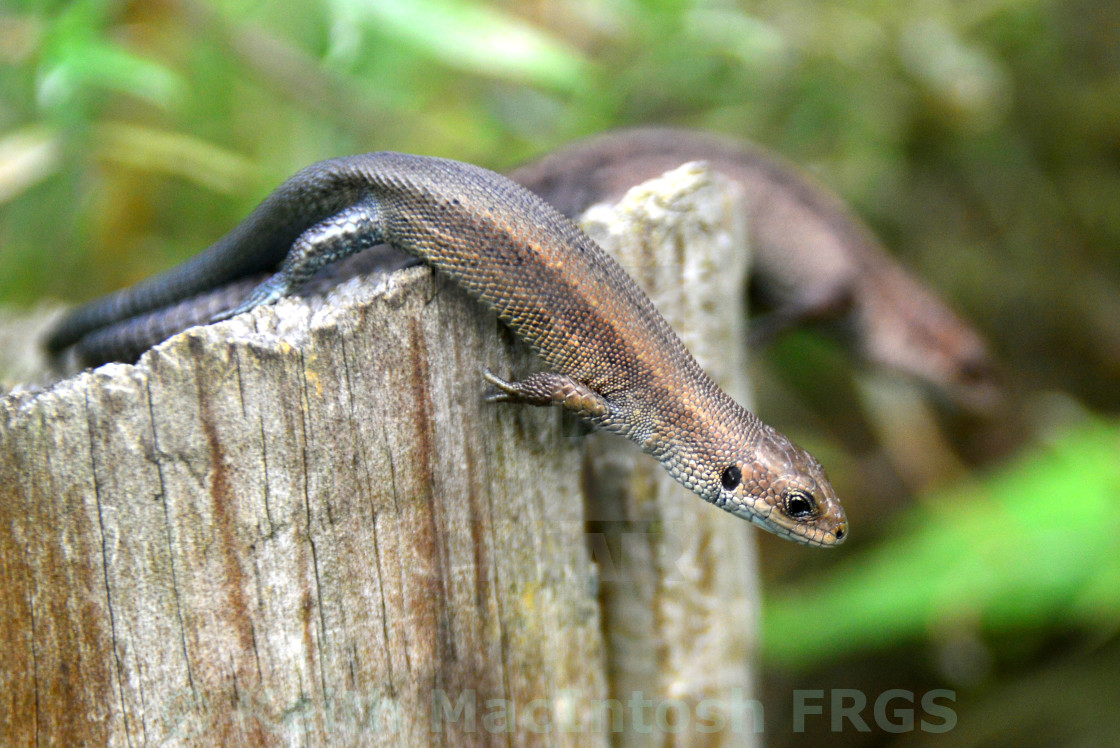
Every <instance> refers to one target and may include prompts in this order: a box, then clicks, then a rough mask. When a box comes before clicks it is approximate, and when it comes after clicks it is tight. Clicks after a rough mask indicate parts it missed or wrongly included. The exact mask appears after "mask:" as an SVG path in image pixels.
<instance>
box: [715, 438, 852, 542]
mask: <svg viewBox="0 0 1120 748" xmlns="http://www.w3.org/2000/svg"><path fill="white" fill-rule="evenodd" d="M721 441H723V444H722V445H720V446H718V447H716V448H715V449H711V450H710V451H708V452H707V453H708V455H709V456H713V455H714V456H716V457H715V459H714V460H713V459H708V460H705V461H704V464H705V465H709V466H711V467H710V468H709V472H710V474H707V475H703V476H698V477H700V478H701V480H700V485H698V486H696V487H694V488H693V490H695V491H696V492H697V493H699V494H700V495H701V496H703V497H704V498H705V499H707V500H708V501H710V502H712V503H713V504H715V505H716V506H719V507H721V508H722V509H725V510H727V511H729V512H731V513H732V514H734V515H736V516H738V517H742V518H743V519H746V520H749V521H750V522H752V523H753V524H755V525H758V526H759V527H761V528H763V529H765V530H769V531H770V532H772V533H774V534H776V535H779V536H781V537H783V538H786V539H788V540H793V541H796V542H799V543H805V544H806V545H814V546H820V547H830V546H834V545H838V544H839V543H841V542H843V540H844V538H845V537H846V536H847V534H848V520H847V518H846V517H845V516H844V509H843V507H842V506H840V499H839V498H838V497H837V495H836V491H835V490H834V489H833V488H832V484H831V483H830V482H829V480H828V476H827V475H825V472H824V468H823V467H821V464H820V463H819V462H817V461H816V459H814V458H813V456H812V455H810V454H809V453H808V452H806V451H805V450H803V449H801V448H800V447H798V446H797V445H796V444H794V443H793V442H791V441H790V440H789V439H788V438H786V437H785V436H783V435H782V434H780V433H778V432H777V431H775V430H774V429H772V428H770V427H769V426H766V425H765V424H760V425H759V427H758V430H757V431H754V432H753V434H752V438H750V439H746V440H743V439H727V440H721ZM710 446H714V445H710Z"/></svg>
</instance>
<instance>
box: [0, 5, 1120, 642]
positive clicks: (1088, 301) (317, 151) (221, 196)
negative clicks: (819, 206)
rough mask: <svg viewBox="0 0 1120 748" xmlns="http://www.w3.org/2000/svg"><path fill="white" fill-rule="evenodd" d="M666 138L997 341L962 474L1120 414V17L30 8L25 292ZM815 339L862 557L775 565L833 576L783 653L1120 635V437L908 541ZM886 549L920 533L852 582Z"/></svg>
mask: <svg viewBox="0 0 1120 748" xmlns="http://www.w3.org/2000/svg"><path fill="white" fill-rule="evenodd" d="M649 122H657V123H672V124H681V125H688V126H695V127H703V128H708V129H712V130H718V131H723V132H728V133H732V134H737V135H740V136H743V137H747V138H750V139H753V140H755V141H758V142H761V143H763V144H766V145H768V146H770V147H772V148H774V149H775V150H777V151H780V152H782V153H784V154H785V155H786V156H788V157H790V158H791V159H793V160H794V161H797V162H799V163H801V164H803V165H804V166H806V167H808V168H809V169H811V170H812V171H813V172H815V173H816V174H817V175H818V176H819V177H820V179H821V180H822V181H823V182H825V183H826V184H829V185H831V186H832V187H834V188H835V189H836V190H837V191H838V192H839V193H840V194H841V195H843V196H844V197H845V198H846V199H847V200H848V201H849V202H851V203H852V204H853V205H854V206H855V207H856V209H857V210H858V211H859V212H860V213H861V214H862V215H863V216H864V217H866V218H867V219H868V221H869V222H870V223H872V224H873V226H874V227H875V229H876V230H877V231H878V232H879V234H880V235H881V236H882V237H883V238H884V239H886V241H887V243H888V244H889V245H890V246H891V248H892V249H893V250H894V251H896V252H897V253H898V254H899V255H901V256H902V257H903V259H904V260H905V261H906V262H907V263H908V264H909V265H910V266H911V267H912V268H913V269H914V270H915V271H916V273H917V274H918V275H921V276H923V277H924V278H926V279H927V280H928V281H929V282H930V283H931V285H932V286H934V287H935V288H937V289H938V290H939V291H940V292H941V294H942V295H944V296H945V297H947V298H948V299H950V300H952V302H953V303H954V304H955V305H956V306H957V307H958V308H959V309H961V310H962V311H963V312H964V314H965V316H966V317H968V318H970V319H971V320H973V321H974V322H975V323H976V325H977V326H978V327H979V328H980V329H981V330H982V331H983V332H984V333H985V334H986V335H987V336H988V337H989V338H990V339H991V340H992V342H993V345H994V348H995V349H996V351H997V352H998V353H999V354H1000V356H1001V357H1002V359H1003V361H1004V363H1005V373H1006V379H1007V384H1008V388H1009V392H1010V397H1009V404H1010V406H1011V407H1010V408H1009V409H1008V412H1007V413H1004V414H1002V415H1000V416H998V417H996V418H995V419H993V420H991V421H988V422H986V423H985V424H983V425H982V426H977V424H976V423H974V422H961V421H960V420H950V421H949V422H948V423H947V424H946V427H947V430H948V432H949V433H950V434H951V435H952V437H953V440H951V441H949V442H948V443H947V445H943V446H942V447H941V448H942V449H944V450H946V451H948V452H951V453H953V454H955V455H956V456H958V458H960V462H961V463H962V465H961V466H960V467H961V470H959V471H958V472H957V473H955V475H961V474H965V473H962V472H961V471H963V470H965V469H966V468H967V465H968V464H985V463H989V462H992V461H994V460H996V459H999V458H1001V457H1003V456H1005V455H1006V454H1008V453H1010V452H1013V451H1014V450H1015V449H1017V448H1019V447H1021V446H1022V445H1023V444H1024V443H1030V442H1032V441H1035V440H1036V439H1035V437H1034V436H1033V435H1034V434H1036V433H1046V432H1047V430H1048V429H1049V427H1050V425H1051V423H1052V420H1053V419H1051V418H1050V417H1049V416H1048V415H1047V412H1048V411H1047V410H1046V408H1045V407H1040V406H1039V403H1040V398H1039V396H1038V395H1036V394H1034V393H1038V392H1050V391H1056V392H1063V393H1066V395H1067V396H1069V397H1071V398H1072V399H1073V400H1075V401H1078V402H1080V403H1084V404H1087V405H1088V406H1089V408H1090V409H1091V410H1093V411H1095V412H1096V413H1098V414H1102V413H1103V414H1114V412H1115V411H1116V410H1117V409H1118V408H1120V387H1117V386H1116V382H1117V381H1120V210H1118V209H1117V206H1118V205H1120V10H1118V9H1117V6H1116V4H1115V3H1114V2H1113V0H1063V1H1062V2H1059V1H1058V0H921V1H920V2H911V3H895V2H884V1H883V0H752V1H743V2H734V1H733V0H598V1H597V0H537V1H535V2H529V3H526V2H515V1H514V0H490V1H488V2H487V1H482V0H479V1H476V2H471V1H468V0H411V1H410V2H399V1H397V0H319V1H317V2H307V3H293V2H284V1H282V0H228V1H226V2H219V1H218V0H158V1H156V2H146V1H143V2H142V1H141V0H132V1H131V2H129V1H126V0H73V1H71V2H63V1H62V0H14V2H13V0H8V2H7V3H6V4H4V5H3V7H2V8H0V304H3V305H14V304H27V303H30V302H32V301H34V300H36V299H39V298H42V297H49V296H53V297H58V298H64V299H68V300H74V301H77V300H81V299H86V298H90V297H93V296H96V295H99V294H101V293H104V292H105V291H107V290H110V289H112V288H115V287H119V286H123V285H126V284H129V283H132V282H135V281H137V280H139V279H141V278H143V277H146V276H148V275H150V274H152V273H153V272H156V271H158V270H161V269H164V268H166V267H168V266H170V265H172V264H174V263H175V262H176V261H178V260H181V259H183V258H185V257H187V256H189V255H191V254H194V253H195V252H197V251H198V250H199V249H201V248H202V247H204V246H206V245H208V244H209V243H210V242H211V241H213V240H214V239H216V238H217V237H218V236H220V235H221V234H222V233H224V232H225V231H226V230H228V229H229V228H230V227H232V226H233V225H235V224H236V223H237V222H238V221H239V220H240V219H241V218H242V217H243V216H244V215H245V214H246V213H247V212H248V211H249V210H250V209H251V208H252V207H253V206H254V205H255V204H256V202H257V201H258V200H259V199H260V198H262V197H263V196H264V195H265V194H267V193H268V192H269V191H270V190H271V189H272V188H273V187H274V186H275V185H276V184H278V183H279V182H280V181H282V180H283V179H284V178H285V177H287V176H289V175H290V174H291V173H293V172H294V171H296V170H297V169H299V168H300V167H303V166H305V165H307V164H308V163H311V162H313V161H316V160H319V159H322V158H326V157H329V156H335V155H340V154H345V153H356V152H362V151H368V150H376V149H393V150H402V151H411V152H418V153H430V154H436V155H444V156H450V157H454V158H459V159H462V160H467V161H473V162H476V163H481V164H483V165H486V166H490V167H492V168H498V169H501V168H505V167H509V166H511V165H514V164H516V163H518V162H520V161H522V160H525V159H527V158H530V157H532V156H534V155H537V154H541V153H544V152H547V151H549V150H550V149H552V148H553V147H555V146H557V145H559V144H562V143H564V142H566V141H569V140H572V139H574V138H576V137H578V136H581V135H584V134H589V133H593V132H597V131H601V130H604V129H608V128H611V127H616V126H623V125H630V124H636V123H649ZM796 343H797V341H796V340H795V341H794V344H793V345H788V344H787V345H783V346H780V347H779V348H778V350H777V352H776V355H775V356H773V357H772V358H773V359H775V360H776V365H778V366H784V367H785V369H784V371H785V372H786V374H785V375H782V374H780V373H779V375H777V376H771V377H770V378H767V375H766V374H765V373H763V374H762V375H761V376H760V377H759V378H758V381H759V382H760V390H761V391H762V395H763V397H762V401H763V408H764V409H765V408H767V407H768V406H767V402H770V403H774V402H775V401H776V402H777V406H774V405H773V404H771V405H770V406H769V407H770V408H771V409H772V412H776V413H778V414H780V415H779V417H778V418H777V419H776V420H777V422H778V425H780V426H782V427H783V428H788V429H791V430H792V431H793V433H794V435H795V436H796V437H797V438H798V439H799V440H800V441H804V442H807V446H810V447H812V449H813V451H814V452H815V453H818V454H822V455H825V456H826V460H825V461H826V462H827V463H828V464H829V465H830V466H832V465H836V466H837V468H836V469H835V470H834V478H840V480H838V481H837V483H838V484H840V486H841V489H842V493H843V494H844V495H845V496H846V497H850V498H848V499H846V504H847V506H848V508H849V513H850V515H851V517H852V520H853V524H852V538H853V539H852V542H851V544H850V545H849V546H846V547H845V548H846V549H845V550H843V551H838V552H836V553H835V554H820V555H819V556H815V555H811V554H807V553H806V552H805V551H804V550H803V549H800V548H796V549H794V548H793V547H792V546H789V547H786V546H788V544H786V546H782V548H781V549H780V550H777V549H775V550H772V551H771V550H770V546H766V547H767V552H768V557H770V558H776V559H778V561H776V562H774V563H773V564H772V568H773V569H776V570H777V571H776V572H775V571H772V572H771V576H773V577H778V578H782V579H783V581H784V578H785V576H787V575H789V573H790V570H791V569H793V570H800V571H802V572H806V571H807V572H811V574H810V576H822V575H825V574H827V575H828V576H827V577H825V578H826V579H827V584H825V585H822V586H821V587H814V588H812V589H810V588H796V591H792V592H790V593H789V594H788V595H785V596H780V595H772V596H771V598H770V603H769V604H768V607H767V613H766V616H767V617H766V626H767V635H768V638H767V641H768V645H767V646H768V648H769V652H770V654H771V656H772V657H774V658H777V659H778V660H780V661H783V662H787V663H806V662H809V661H811V660H813V659H814V658H817V657H822V656H824V655H826V654H829V653H834V652H836V651H843V652H845V653H851V652H855V651H857V650H859V649H860V648H861V647H872V646H877V647H881V646H888V645H890V644H892V643H893V644H894V646H896V647H900V648H902V649H904V648H905V647H907V646H908V642H911V641H913V640H914V638H915V637H921V636H923V631H926V632H927V634H928V629H929V627H930V626H934V627H936V626H937V625H938V622H946V621H948V622H950V623H952V622H959V621H961V620H962V617H965V618H967V617H968V616H975V620H976V621H977V622H978V625H981V624H982V625H981V628H983V629H985V630H990V631H994V632H997V634H998V632H1001V631H1002V632H1006V631H1008V627H1018V630H1019V631H1020V632H1021V631H1022V629H1023V628H1024V627H1028V628H1029V627H1034V628H1035V629H1037V630H1040V631H1044V630H1047V629H1048V627H1053V626H1055V623H1056V622H1058V623H1060V624H1062V625H1064V626H1074V627H1077V626H1083V625H1085V624H1091V623H1093V621H1094V620H1096V619H1095V618H1094V617H1095V616H1101V617H1104V618H1107V619H1109V620H1115V617H1116V615H1117V600H1118V597H1120V596H1118V593H1117V592H1116V590H1117V583H1118V582H1120V580H1118V579H1117V575H1118V573H1120V572H1118V570H1117V567H1116V560H1115V555H1116V554H1115V552H1114V548H1115V540H1114V539H1115V537H1116V536H1117V533H1116V530H1117V529H1118V527H1117V525H1118V519H1117V514H1116V511H1117V510H1116V506H1117V499H1120V496H1118V494H1120V490H1118V487H1117V475H1116V463H1117V460H1116V456H1117V454H1118V451H1117V446H1118V445H1117V435H1116V429H1115V426H1113V425H1100V424H1093V425H1089V426H1086V427H1084V428H1083V429H1082V430H1080V431H1076V430H1075V431H1072V432H1071V433H1070V434H1068V435H1067V436H1066V437H1064V438H1062V439H1059V440H1055V441H1053V442H1050V443H1047V444H1046V445H1045V446H1041V447H1040V446H1037V445H1036V446H1035V447H1033V448H1032V449H1030V450H1028V451H1027V452H1026V453H1025V454H1024V455H1023V456H1022V457H1020V458H1019V460H1018V463H1017V465H1016V466H1015V467H1013V468H1009V469H1008V471H1007V472H1002V473H997V474H996V475H994V476H992V477H990V478H983V479H966V480H965V481H964V484H963V486H960V487H957V488H953V489H950V490H946V491H944V492H943V493H935V494H933V495H932V496H930V497H927V498H926V499H925V502H924V503H923V504H922V505H920V506H919V507H918V508H917V509H915V510H914V513H913V514H909V515H905V516H904V517H903V518H901V519H896V520H894V521H893V522H890V521H883V520H881V519H880V518H881V517H884V516H889V515H890V514H891V513H892V512H893V511H895V510H897V509H898V507H899V506H903V505H905V504H906V499H908V498H910V497H911V495H912V493H913V492H914V491H915V489H916V488H917V489H920V488H921V486H920V485H915V483H914V482H913V481H911V482H909V483H908V482H907V480H906V478H905V477H904V476H900V474H899V473H900V471H898V470H892V469H890V468H885V467H884V466H883V465H884V462H888V461H889V460H887V459H886V458H884V457H883V454H884V450H885V451H886V452H887V453H889V451H890V446H891V445H889V444H887V445H883V444H882V443H881V442H882V441H883V440H882V439H878V441H879V442H880V443H879V444H876V442H877V436H876V433H875V428H874V426H873V425H872V426H870V427H868V426H866V425H861V424H863V423H864V421H865V420H866V419H867V418H868V416H867V414H866V413H865V412H864V410H865V408H861V398H860V389H859V387H855V386H852V385H851V384H850V383H848V384H844V385H840V384H838V380H839V378H841V377H843V376H848V377H849V379H850V372H843V373H841V372H840V371H839V369H840V367H842V366H843V364H842V363H841V362H842V360H843V359H841V358H840V357H838V356H836V355H835V354H834V352H832V351H830V350H827V349H821V348H819V347H817V348H814V346H812V345H809V346H802V345H797V344H796ZM818 375H820V376H818ZM814 382H816V383H817V384H816V385H814ZM821 382H824V383H825V384H821ZM768 385H772V386H768ZM814 386H815V388H816V389H815V390H814ZM783 387H786V388H790V387H792V388H795V389H798V390H799V392H797V393H790V392H786V391H784V390H783ZM768 390H770V392H769V394H768ZM1042 399H1045V398H1042ZM914 412H916V411H907V412H905V413H903V412H896V413H890V414H888V416H887V417H894V418H901V419H910V418H911V417H912V416H913V413H914ZM764 414H765V411H764ZM783 419H784V421H783ZM913 420H914V426H913V428H914V429H915V430H917V429H919V428H923V427H922V426H920V425H919V419H917V418H914V419H913ZM924 454H925V453H924ZM929 454H932V453H928V454H926V455H925V456H927V457H928V456H929ZM939 464H940V463H939ZM938 470H941V468H938ZM944 472H945V473H946V474H947V475H948V474H954V473H952V471H950V470H948V469H946V470H945V471H944ZM837 473H839V475H837ZM861 537H863V538H865V540H864V541H863V542H864V543H865V544H866V543H868V540H867V539H874V538H876V537H885V538H888V540H886V541H885V542H883V543H882V544H881V545H879V546H876V547H872V548H866V549H865V553H863V554H859V553H858V551H859V550H860V549H859V548H858V547H856V548H855V549H854V552H855V553H856V555H857V557H856V558H855V559H853V560H851V561H850V562H848V563H843V562H841V563H840V565H839V566H838V567H837V568H836V569H835V570H828V571H825V570H824V568H823V567H826V566H829V565H832V564H834V563H836V562H837V560H839V559H844V558H845V557H846V556H847V555H848V554H851V553H852V552H853V550H852V549H853V546H858V545H859V543H860V542H861V541H860V538H861ZM764 542H765V541H764ZM794 554H796V555H794ZM794 558H795V559H796V560H791V561H790V562H789V563H786V560H787V559H794ZM808 559H812V560H808ZM807 565H808V566H807ZM806 629H808V630H810V631H811V632H812V635H799V636H782V635H780V634H784V633H787V632H790V631H795V632H799V631H802V630H806ZM1109 631H1111V634H1108V632H1106V635H1112V636H1114V635H1115V632H1114V631H1113V630H1111V629H1110V630H1109ZM1027 656H1029V655H1027Z"/></svg>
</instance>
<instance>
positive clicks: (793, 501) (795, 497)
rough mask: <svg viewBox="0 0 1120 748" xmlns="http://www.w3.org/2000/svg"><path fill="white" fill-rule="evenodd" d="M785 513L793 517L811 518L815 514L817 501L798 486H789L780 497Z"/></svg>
mask: <svg viewBox="0 0 1120 748" xmlns="http://www.w3.org/2000/svg"><path fill="white" fill-rule="evenodd" d="M782 501H783V504H784V506H785V510H786V514H787V515H789V516H790V517H792V518H793V519H802V520H805V519H812V518H813V517H816V516H817V502H816V501H814V500H813V497H812V496H810V495H809V494H808V493H806V492H805V491H802V490H801V489H800V488H791V489H790V490H789V491H786V495H785V496H783V497H782Z"/></svg>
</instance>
